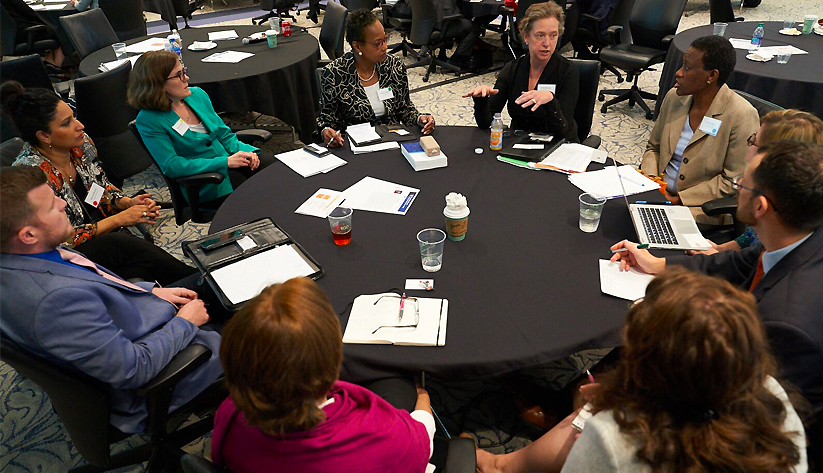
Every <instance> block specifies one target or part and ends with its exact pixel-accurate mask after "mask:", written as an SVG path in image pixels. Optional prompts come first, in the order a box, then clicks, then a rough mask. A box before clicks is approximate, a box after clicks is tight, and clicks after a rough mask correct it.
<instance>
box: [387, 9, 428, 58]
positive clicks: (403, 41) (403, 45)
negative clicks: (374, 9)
mask: <svg viewBox="0 0 823 473" xmlns="http://www.w3.org/2000/svg"><path fill="white" fill-rule="evenodd" d="M407 1H411V0H407ZM380 8H381V9H382V10H383V24H384V25H387V26H390V27H391V28H393V29H395V30H397V32H399V33H400V42H399V43H396V44H390V45H389V54H394V53H397V52H399V53H402V54H403V57H406V56H408V55H411V57H413V58H414V60H415V61H419V60H420V54H419V53H418V52H417V49H418V48H416V47H415V45H413V44H412V43H411V42H409V35H410V34H411V25H412V20H411V18H405V17H399V16H392V15H391V12H392V10H393V9H394V5H388V4H387V3H385V2H381V3H380Z"/></svg>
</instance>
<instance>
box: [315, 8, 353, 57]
mask: <svg viewBox="0 0 823 473" xmlns="http://www.w3.org/2000/svg"><path fill="white" fill-rule="evenodd" d="M348 14H349V11H348V10H347V9H346V7H344V6H343V5H340V4H339V3H337V2H329V3H328V4H327V5H326V14H325V16H323V26H321V27H320V46H322V47H323V51H325V52H326V56H328V57H329V59H330V60H332V61H334V60H335V59H337V58H339V57H340V56H342V55H343V33H345V31H346V17H347V16H348Z"/></svg>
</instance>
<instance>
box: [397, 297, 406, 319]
mask: <svg viewBox="0 0 823 473" xmlns="http://www.w3.org/2000/svg"><path fill="white" fill-rule="evenodd" d="M405 306H406V293H405V292H404V293H403V295H402V296H400V318H398V319H397V320H398V322H402V321H403V308H404V307H405Z"/></svg>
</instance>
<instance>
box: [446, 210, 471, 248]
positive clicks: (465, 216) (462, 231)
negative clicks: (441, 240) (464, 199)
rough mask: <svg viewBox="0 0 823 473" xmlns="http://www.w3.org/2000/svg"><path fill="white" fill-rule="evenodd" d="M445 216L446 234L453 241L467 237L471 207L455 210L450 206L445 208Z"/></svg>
mask: <svg viewBox="0 0 823 473" xmlns="http://www.w3.org/2000/svg"><path fill="white" fill-rule="evenodd" d="M443 216H444V217H446V236H448V237H449V240H452V241H461V240H462V239H464V238H466V231H468V229H469V208H468V207H465V208H464V209H463V211H458V212H453V211H451V209H449V207H448V206H446V208H444V209H443Z"/></svg>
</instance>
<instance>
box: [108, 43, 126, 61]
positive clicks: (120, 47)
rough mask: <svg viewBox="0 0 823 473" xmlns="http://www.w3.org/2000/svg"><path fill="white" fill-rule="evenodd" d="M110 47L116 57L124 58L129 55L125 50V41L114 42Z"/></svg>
mask: <svg viewBox="0 0 823 473" xmlns="http://www.w3.org/2000/svg"><path fill="white" fill-rule="evenodd" d="M111 48H112V49H114V55H115V56H117V59H126V58H127V57H128V56H129V53H128V52H126V43H114V44H112V45H111Z"/></svg>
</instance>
